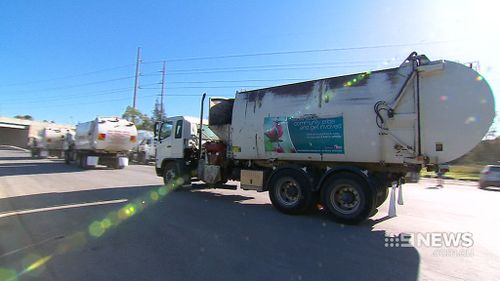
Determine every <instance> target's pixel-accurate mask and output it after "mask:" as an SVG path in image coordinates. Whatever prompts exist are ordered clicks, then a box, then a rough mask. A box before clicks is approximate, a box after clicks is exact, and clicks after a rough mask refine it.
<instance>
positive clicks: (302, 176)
mask: <svg viewBox="0 0 500 281" xmlns="http://www.w3.org/2000/svg"><path fill="white" fill-rule="evenodd" d="M204 99H205V94H204V95H203V97H202V106H201V116H200V118H199V119H197V120H194V119H193V118H186V117H184V116H177V117H170V118H167V119H166V120H165V121H163V122H160V123H157V124H155V134H156V139H157V142H158V143H157V157H156V174H157V175H158V176H161V177H163V179H164V182H165V184H166V185H167V186H170V187H172V188H174V187H178V186H181V185H183V184H187V183H189V182H190V181H192V180H201V181H203V182H205V183H206V186H208V187H220V188H223V187H224V183H226V182H227V181H229V180H235V181H240V187H241V188H242V189H245V190H256V191H259V192H262V191H268V192H269V197H270V200H271V202H272V204H273V206H274V207H275V208H276V209H278V210H279V211H281V212H283V213H287V214H302V213H304V212H307V211H308V210H311V208H315V207H316V206H318V204H319V205H321V206H323V208H324V209H325V210H326V211H327V212H328V213H329V214H330V215H331V216H332V217H333V218H334V219H336V220H337V221H340V222H342V223H349V224H356V223H359V222H361V221H364V220H366V219H367V218H368V217H369V216H370V215H372V214H374V213H375V212H376V210H377V208H378V207H379V206H380V205H381V204H382V203H383V202H384V201H385V200H386V199H387V197H388V194H389V189H390V188H391V187H392V188H391V189H390V190H391V192H392V191H393V190H397V189H396V188H399V192H400V191H401V185H402V184H403V183H404V177H405V175H406V174H407V173H418V172H419V171H420V170H421V169H422V168H426V169H428V170H437V169H438V168H439V166H440V165H441V164H443V163H447V162H450V161H452V160H454V159H456V158H458V157H460V156H462V155H464V154H465V153H467V152H468V151H470V150H471V149H472V148H474V146H476V145H477V144H478V143H479V142H480V141H481V139H482V138H483V137H484V136H485V134H486V133H487V131H488V129H489V127H490V125H491V123H492V121H493V119H494V116H495V111H494V108H495V107H494V97H493V94H492V91H491V89H490V87H489V86H488V84H487V82H486V81H485V79H484V78H483V77H482V76H481V75H480V74H478V73H477V72H476V71H475V70H473V69H471V68H469V67H467V66H465V65H462V64H460V63H456V62H453V61H448V60H435V61H431V60H429V59H428V58H427V57H426V56H425V55H418V54H417V53H415V52H413V53H412V54H411V55H410V56H409V57H408V58H407V59H405V60H404V62H403V63H402V64H401V65H400V66H399V67H394V68H389V69H383V70H377V71H368V72H362V73H356V74H350V75H344V76H338V77H331V78H324V79H318V80H312V81H305V82H300V83H294V84H288V85H281V86H276V87H270V88H264V89H257V90H251V91H242V92H237V93H236V95H235V97H234V98H210V101H209V106H210V107H209V112H208V124H207V123H206V122H204V121H203V120H204V119H203V118H202V117H203V105H204ZM392 197H393V196H392V193H391V199H392Z"/></svg>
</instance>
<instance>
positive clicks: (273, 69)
mask: <svg viewBox="0 0 500 281" xmlns="http://www.w3.org/2000/svg"><path fill="white" fill-rule="evenodd" d="M359 66H362V65H356V66H355V65H349V66H336V67H337V68H353V67H359ZM365 66H366V67H368V66H370V65H365ZM328 68H332V66H310V67H281V68H278V67H272V68H253V69H228V70H214V71H185V72H176V71H173V72H170V73H169V75H186V74H211V73H225V72H253V71H259V72H260V71H281V70H300V69H328Z"/></svg>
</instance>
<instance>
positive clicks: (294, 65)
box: [169, 61, 380, 73]
mask: <svg viewBox="0 0 500 281" xmlns="http://www.w3.org/2000/svg"><path fill="white" fill-rule="evenodd" d="M375 62H380V61H375ZM367 63H368V62H367V61H358V62H355V63H347V62H346V63H344V62H321V63H288V64H264V65H249V66H231V67H215V68H190V69H178V70H176V71H173V72H171V73H179V72H187V71H193V72H194V71H211V70H239V69H260V68H283V67H301V66H305V67H313V66H369V65H368V64H367ZM169 73H170V72H169Z"/></svg>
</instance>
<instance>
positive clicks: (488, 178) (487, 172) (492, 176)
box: [479, 165, 500, 188]
mask: <svg viewBox="0 0 500 281" xmlns="http://www.w3.org/2000/svg"><path fill="white" fill-rule="evenodd" d="M488 186H495V187H500V165H488V166H486V167H484V169H483V170H482V171H481V175H480V177H479V188H485V187H488Z"/></svg>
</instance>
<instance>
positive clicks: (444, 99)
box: [439, 96, 448, 101]
mask: <svg viewBox="0 0 500 281" xmlns="http://www.w3.org/2000/svg"><path fill="white" fill-rule="evenodd" d="M439 100H440V101H447V100H448V96H440V97H439Z"/></svg>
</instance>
